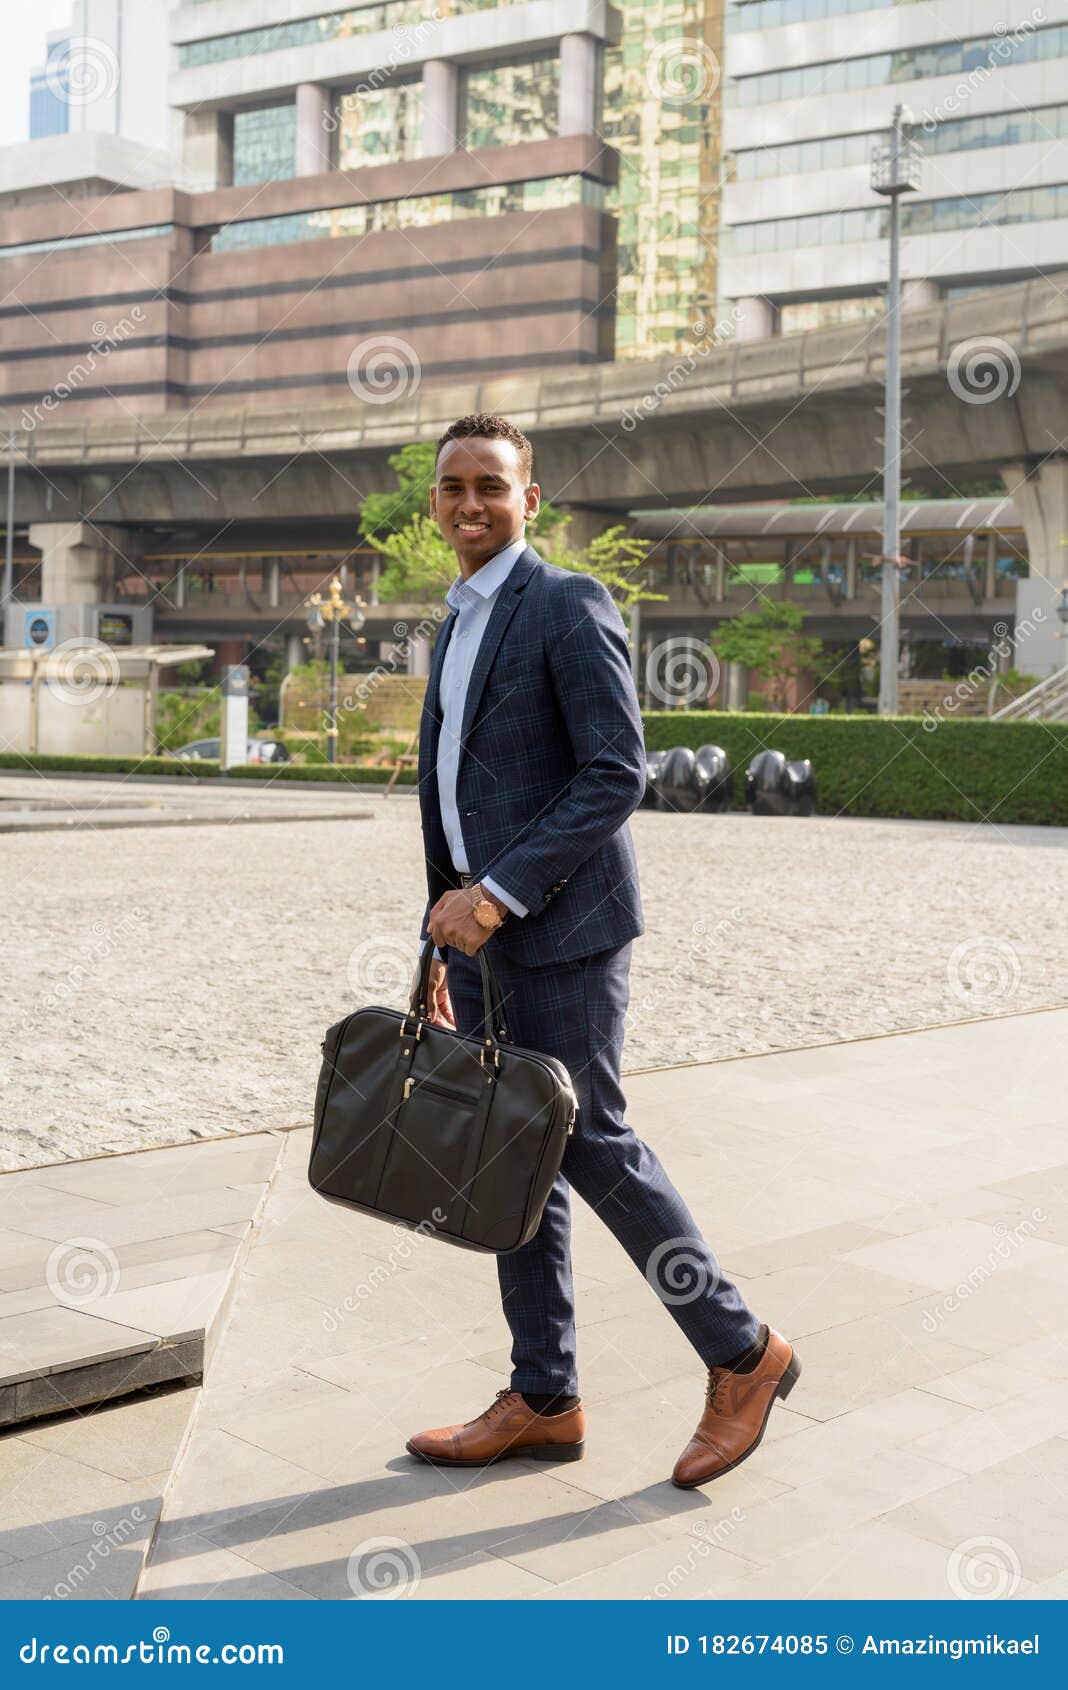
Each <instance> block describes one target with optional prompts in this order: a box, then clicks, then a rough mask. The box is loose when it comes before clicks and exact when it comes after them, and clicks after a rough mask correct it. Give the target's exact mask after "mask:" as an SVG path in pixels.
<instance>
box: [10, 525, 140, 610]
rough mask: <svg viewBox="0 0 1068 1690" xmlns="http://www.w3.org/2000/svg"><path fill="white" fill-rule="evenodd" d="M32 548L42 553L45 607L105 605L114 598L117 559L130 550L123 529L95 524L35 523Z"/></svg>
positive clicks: (31, 526) (42, 596) (32, 527)
mask: <svg viewBox="0 0 1068 1690" xmlns="http://www.w3.org/2000/svg"><path fill="white" fill-rule="evenodd" d="M29 534H30V545H31V546H36V547H37V549H38V551H39V552H40V553H41V601H42V603H44V604H101V603H103V602H104V600H106V599H109V598H113V597H114V593H115V578H116V574H117V570H116V559H121V558H123V556H124V554H125V549H126V548H127V542H126V537H125V535H124V534H123V533H122V530H121V529H111V528H98V527H96V526H95V524H93V523H91V522H31V523H30V528H29Z"/></svg>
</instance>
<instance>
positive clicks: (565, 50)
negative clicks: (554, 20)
mask: <svg viewBox="0 0 1068 1690" xmlns="http://www.w3.org/2000/svg"><path fill="white" fill-rule="evenodd" d="M600 75H601V56H600V51H599V44H598V42H597V41H596V40H595V39H594V37H593V36H592V35H564V36H562V37H561V39H560V92H559V100H558V106H557V130H558V132H559V134H561V135H592V134H594V133H595V132H596V130H597V122H598V106H599V104H600V100H599V93H600Z"/></svg>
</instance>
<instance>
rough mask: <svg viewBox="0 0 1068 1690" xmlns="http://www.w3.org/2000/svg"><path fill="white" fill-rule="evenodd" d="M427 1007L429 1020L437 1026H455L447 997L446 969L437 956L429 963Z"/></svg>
mask: <svg viewBox="0 0 1068 1690" xmlns="http://www.w3.org/2000/svg"><path fill="white" fill-rule="evenodd" d="M427 1009H428V1010H429V1012H430V1019H431V1021H436V1022H437V1024H438V1026H439V1027H455V1026H456V1017H455V1016H454V1015H453V1012H452V1003H451V1001H450V999H449V981H448V971H447V969H446V967H445V964H444V963H443V962H442V961H441V959H440V958H439V957H435V958H434V961H433V962H432V963H431V964H430V984H429V986H428V988H427Z"/></svg>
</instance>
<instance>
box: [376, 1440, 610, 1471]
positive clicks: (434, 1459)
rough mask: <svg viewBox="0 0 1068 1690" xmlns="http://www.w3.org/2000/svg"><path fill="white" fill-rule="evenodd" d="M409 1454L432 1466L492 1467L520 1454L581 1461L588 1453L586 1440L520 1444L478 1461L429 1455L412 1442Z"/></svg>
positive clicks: (529, 1459)
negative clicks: (571, 1442) (497, 1462)
mask: <svg viewBox="0 0 1068 1690" xmlns="http://www.w3.org/2000/svg"><path fill="white" fill-rule="evenodd" d="M404 1447H405V1449H406V1450H407V1451H408V1454H409V1455H414V1456H415V1458H416V1460H417V1461H425V1462H427V1463H428V1465H429V1466H431V1467H492V1466H493V1464H494V1462H496V1461H513V1460H517V1459H518V1458H519V1457H520V1456H522V1457H524V1458H525V1459H526V1460H527V1461H581V1460H582V1457H583V1455H584V1454H585V1453H586V1445H585V1442H582V1443H577V1444H519V1445H518V1446H517V1447H516V1448H515V1449H502V1450H498V1452H497V1454H496V1455H487V1456H484V1457H483V1458H482V1459H480V1460H478V1461H471V1460H462V1459H459V1458H457V1457H456V1456H452V1455H427V1454H426V1453H425V1451H423V1450H421V1449H413V1447H412V1445H411V1444H405V1446H404Z"/></svg>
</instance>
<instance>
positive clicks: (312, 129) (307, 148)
mask: <svg viewBox="0 0 1068 1690" xmlns="http://www.w3.org/2000/svg"><path fill="white" fill-rule="evenodd" d="M332 130H333V124H332V121H331V104H330V90H329V88H326V87H324V86H323V84H322V83H320V82H298V84H297V147H296V164H295V170H296V174H297V175H298V176H321V175H322V174H323V172H324V171H326V170H329V169H330V166H331V164H332V163H333V156H334V150H333V145H332V142H333V135H332Z"/></svg>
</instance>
